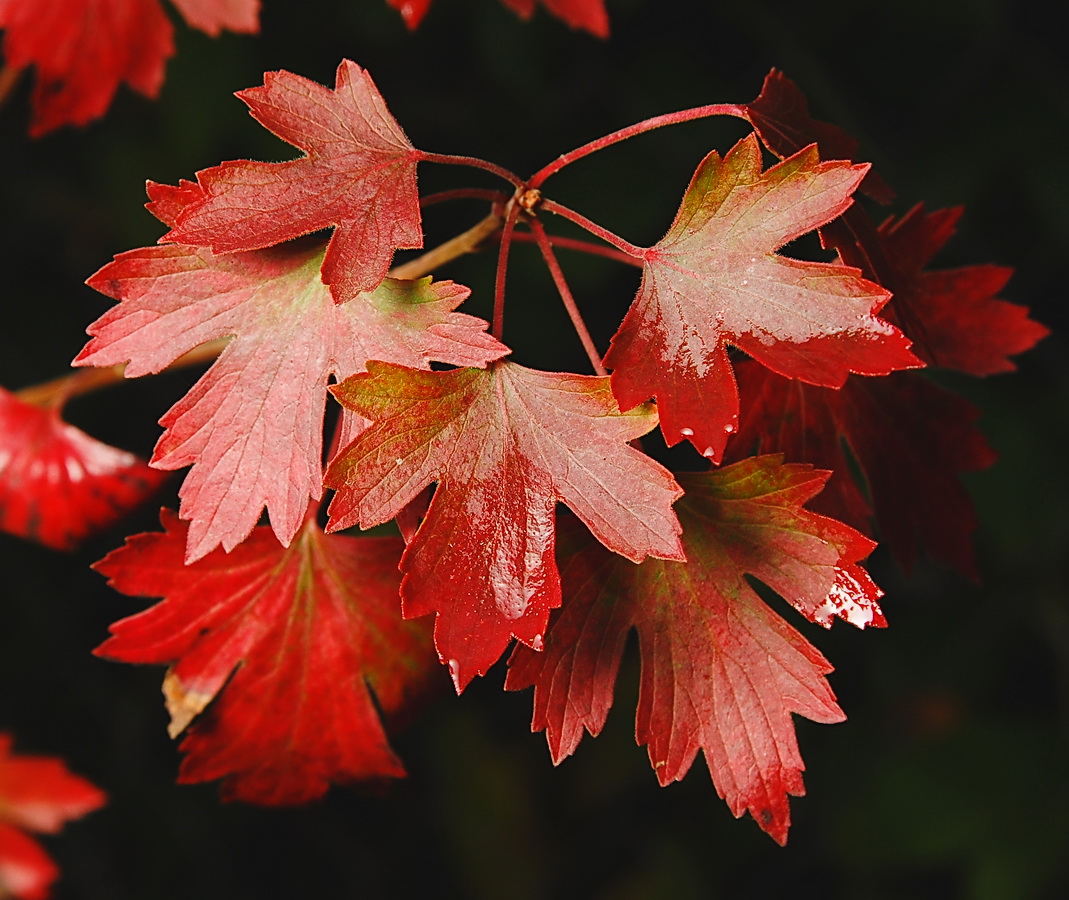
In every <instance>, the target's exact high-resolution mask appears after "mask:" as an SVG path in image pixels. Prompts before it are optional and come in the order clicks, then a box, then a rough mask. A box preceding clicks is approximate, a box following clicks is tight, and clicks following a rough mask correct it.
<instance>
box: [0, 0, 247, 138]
mask: <svg viewBox="0 0 1069 900" xmlns="http://www.w3.org/2000/svg"><path fill="white" fill-rule="evenodd" d="M175 2H176V5H177V6H179V8H180V9H181V10H182V13H183V15H185V17H186V19H187V21H188V22H189V24H190V25H192V26H194V27H195V28H200V29H201V30H203V31H207V32H208V33H209V34H213V35H214V34H218V33H219V30H220V28H230V29H233V30H235V31H256V30H257V28H258V25H257V8H258V2H257V0H175ZM0 28H3V29H4V30H5V31H4V55H5V57H6V58H7V65H8V66H9V67H10V68H11V69H14V70H19V69H24V68H26V67H27V66H30V65H34V66H36V68H37V83H36V85H35V86H34V94H33V105H34V119H33V125H32V126H31V128H30V133H31V134H32V135H34V136H39V135H42V134H44V133H45V132H46V131H51V130H52V129H54V128H58V127H59V126H61V125H84V124H86V123H87V122H88V121H90V120H91V119H95V118H97V117H99V116H102V115H103V114H104V112H105V111H106V110H107V108H108V106H109V105H110V104H111V101H112V98H113V97H114V96H115V92H116V91H117V90H118V88H119V85H120V84H121V83H123V82H125V83H126V84H128V85H130V87H132V88H133V89H134V90H136V91H138V92H140V93H142V94H144V95H145V96H147V97H155V96H156V95H157V94H158V93H159V90H160V86H161V85H162V84H163V75H164V65H165V63H166V61H167V58H168V57H169V56H170V55H171V54H172V53H173V52H174V40H173V28H172V27H171V23H170V21H169V20H168V19H167V16H166V15H165V14H164V12H163V10H162V9H161V7H160V4H159V0H48V2H46V3H42V2H41V0H0Z"/></svg>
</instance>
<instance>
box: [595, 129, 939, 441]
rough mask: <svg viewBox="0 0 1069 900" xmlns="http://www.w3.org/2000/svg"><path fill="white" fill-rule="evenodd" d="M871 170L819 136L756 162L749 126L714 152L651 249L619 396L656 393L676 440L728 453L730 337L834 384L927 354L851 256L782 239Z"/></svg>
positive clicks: (628, 400) (819, 216)
mask: <svg viewBox="0 0 1069 900" xmlns="http://www.w3.org/2000/svg"><path fill="white" fill-rule="evenodd" d="M866 171H867V167H866V166H853V165H850V164H849V163H846V162H824V163H822V162H819V161H818V159H817V156H816V151H815V149H814V148H809V149H808V150H804V151H801V152H800V153H798V154H796V155H795V156H792V157H790V158H789V159H786V160H784V161H783V162H781V163H779V164H777V165H775V166H773V167H772V168H771V169H769V170H768V171H766V172H763V173H762V171H761V151H760V147H759V145H758V143H757V139H756V138H754V137H753V135H750V136H749V137H747V138H745V139H744V140H742V141H740V142H739V143H738V144H737V145H736V146H735V147H734V149H732V150H731V152H730V153H728V155H727V156H726V157H725V158H724V159H723V160H722V159H721V158H720V156H719V155H718V154H717V153H716V152H715V151H714V152H713V153H710V154H709V155H708V156H707V157H706V158H705V160H704V161H703V162H702V164H701V165H700V166H699V168H698V171H697V172H696V173H695V175H694V178H693V179H692V181H691V184H690V187H689V188H688V189H687V193H686V195H685V196H684V198H683V204H682V206H681V207H680V210H679V212H678V213H677V214H676V218H675V221H674V222H673V223H672V227H671V229H670V230H669V231H668V234H667V235H666V236H665V237H664V238H663V239H662V240H660V241H659V242H658V243H657V244H655V245H654V246H653V247H651V248H650V249H649V250H647V251H646V254H645V258H644V260H643V268H642V284H641V286H640V288H639V291H638V296H637V297H636V298H635V302H634V304H633V305H632V306H631V309H630V310H629V311H628V313H627V316H626V317H625V318H624V321H623V324H622V325H621V326H620V330H619V331H618V332H617V333H616V336H615V337H614V338H613V339H612V345H611V346H610V348H609V352H608V354H607V355H606V357H605V365H606V366H608V367H609V368H612V369H614V371H613V374H612V388H613V393H614V394H615V395H616V397H617V399H618V400H619V401H620V406H621V408H623V409H629V408H630V407H632V406H634V405H635V404H637V403H640V402H643V401H645V400H648V399H649V398H650V397H652V396H656V398H657V401H658V409H659V412H660V417H661V430H662V432H663V433H664V435H665V440H666V441H667V442H668V444H669V445H672V444H676V443H678V442H679V441H681V440H683V439H684V438H686V439H687V440H690V441H691V442H692V443H693V444H694V446H695V447H696V448H697V449H698V450H699V452H701V453H703V454H704V455H705V456H707V457H709V458H711V459H712V460H714V461H718V460H719V459H720V456H721V453H722V452H723V449H724V445H725V444H726V443H727V439H728V435H729V434H730V433H731V432H732V431H734V430H735V428H736V426H737V422H738V410H739V405H738V403H739V398H738V393H737V390H736V387H735V382H734V378H733V376H732V370H731V364H730V362H729V360H728V356H727V345H728V344H731V345H733V346H735V347H738V348H740V349H742V350H745V351H746V352H747V353H748V354H749V355H750V356H752V357H754V358H755V359H757V360H758V361H759V362H761V363H762V364H763V365H765V366H767V367H768V368H769V369H771V370H773V371H774V372H778V373H780V374H781V375H785V376H787V377H790V378H796V379H800V380H802V381H807V382H810V383H812V384H820V385H826V386H829V387H838V386H839V385H841V384H842V383H843V382H844V381H845V380H846V377H847V375H849V374H850V373H851V372H856V373H861V374H866V375H881V374H886V373H887V372H890V371H892V370H894V369H902V368H909V367H911V366H916V365H919V364H920V361H919V360H918V359H917V358H916V357H915V356H913V354H912V353H910V351H909V341H908V340H907V339H906V338H905V337H904V336H903V335H902V334H901V332H899V331H898V329H896V328H894V326H892V325H890V324H888V323H887V322H884V321H882V320H881V319H879V318H877V316H876V313H877V312H878V311H879V310H880V308H881V307H882V306H883V305H884V303H886V302H887V300H888V298H889V296H890V295H889V294H888V293H887V292H886V291H885V290H883V289H882V288H881V287H880V286H879V285H877V284H874V283H873V282H870V281H866V280H865V279H863V278H862V277H861V276H860V273H859V272H858V270H857V269H853V268H849V267H847V266H843V265H840V264H838V263H817V262H803V261H800V260H795V259H790V258H787V257H784V256H780V255H779V254H778V253H777V252H776V251H777V250H778V249H779V248H780V247H782V246H783V245H784V244H786V243H787V242H789V241H791V240H793V239H794V238H796V237H799V236H800V235H802V234H805V233H806V232H808V231H811V230H813V229H814V228H817V227H819V226H820V225H823V224H824V223H826V222H828V221H829V220H831V219H833V218H835V217H836V216H838V215H840V214H841V213H842V212H843V211H844V210H845V209H846V208H847V207H848V206H849V205H850V203H851V200H850V195H851V194H852V193H853V191H854V188H856V187H857V184H858V182H859V181H860V180H861V178H862V177H863V176H864V173H865V172H866Z"/></svg>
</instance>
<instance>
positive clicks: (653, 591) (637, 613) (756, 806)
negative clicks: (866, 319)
mask: <svg viewBox="0 0 1069 900" xmlns="http://www.w3.org/2000/svg"><path fill="white" fill-rule="evenodd" d="M825 478H826V473H821V472H815V471H813V470H812V469H811V468H810V467H809V466H803V465H783V463H782V458H781V457H775V456H766V457H761V458H757V459H750V460H746V461H744V462H741V463H738V464H736V465H733V466H728V467H725V468H724V469H722V470H719V471H716V472H709V473H702V474H693V475H681V476H680V483H681V484H682V485H683V487H684V488H685V490H686V495H685V497H684V498H683V499H682V500H680V501H679V503H678V504H677V506H678V512H679V516H680V520H681V521H682V523H683V528H684V531H683V546H684V549H685V550H686V554H687V561H686V562H685V563H681V562H662V561H659V560H647V561H646V562H644V563H642V564H641V565H639V566H634V565H629V564H627V563H625V562H623V561H622V560H620V559H619V558H618V557H613V556H612V555H610V554H608V553H606V552H604V550H602V548H600V547H598V546H597V545H596V544H594V543H593V542H590V541H586V542H585V546H584V545H583V543H582V542H581V543H580V544H579V546H580V549H578V550H577V551H575V548H574V547H573V551H574V552H573V553H572V555H570V556H568V557H567V558H566V559H565V560H564V562H563V563H562V569H561V579H562V582H563V585H564V592H565V597H566V600H565V603H564V606H563V607H562V608H561V610H560V612H559V613H557V614H556V615H555V616H554V618H553V622H552V624H551V627H550V630H549V633H548V634H547V636H546V640H545V649H544V651H543V652H542V653H535V652H532V651H531V650H529V649H528V648H526V647H522V646H517V648H516V649H515V651H514V652H513V654H512V657H511V659H510V660H509V674H508V678H507V680H506V683H505V686H506V688H509V689H511V690H518V689H521V688H525V687H530V686H534V688H535V696H534V718H533V721H532V728H533V730H535V731H542V730H544V731H545V732H546V736H547V739H548V741H549V746H550V752H551V754H552V756H553V759H554V761H555V762H560V761H561V760H562V759H563V758H564V757H566V756H568V755H569V754H570V753H572V752H573V751H574V750H575V748H576V746H577V745H578V743H579V741H580V739H581V738H582V736H583V732H584V730H586V731H588V732H590V733H591V734H592V735H597V734H598V733H599V732H600V731H601V728H602V726H603V725H604V723H605V718H606V716H607V715H608V712H609V708H610V707H611V705H612V699H613V690H614V684H615V680H616V673H617V669H618V668H619V663H620V658H621V654H622V652H623V648H624V643H625V639H626V637H627V633H628V631H629V630H630V629H631V628H632V627H634V628H635V629H636V630H637V632H638V639H639V650H640V654H641V659H642V673H641V682H640V687H639V700H638V711H637V718H636V738H637V740H638V742H639V743H640V744H648V745H649V756H650V762H651V763H652V765H653V768H654V770H655V771H656V773H657V777H658V779H659V780H660V782H661V784H662V785H666V784H669V783H670V782H672V781H677V780H679V779H681V778H682V777H683V776H684V775H686V773H687V771H688V770H689V769H690V766H691V763H692V762H693V761H694V758H695V756H696V755H697V753H698V751H699V750H703V751H704V753H705V759H706V762H707V763H708V765H709V770H710V772H711V774H712V777H713V782H714V784H715V785H716V789H717V792H718V793H719V794H720V796H721V797H723V798H724V799H725V800H726V801H727V803H728V806H729V808H730V809H731V811H732V813H734V815H736V816H739V815H741V814H742V813H743V812H745V811H746V810H747V809H748V810H750V812H751V813H752V814H753V816H754V819H755V820H756V821H757V823H758V824H759V825H760V826H761V827H762V828H763V829H764V830H765V831H767V832H768V833H769V834H770V835H771V836H772V837H773V838H775V839H776V840H777V841H778V842H779V843H784V842H785V841H786V838H787V829H788V827H789V825H790V808H789V804H788V800H787V795H788V794H793V795H795V796H800V795H802V794H803V793H804V792H805V789H804V785H803V783H802V775H801V773H802V771H803V769H804V766H803V764H802V759H801V756H800V754H799V751H798V745H797V742H796V739H795V734H794V727H793V723H792V721H791V714H792V713H798V714H800V715H804V716H806V717H807V718H810V719H813V720H814V721H817V722H838V721H840V720H841V719H842V718H843V714H842V711H841V710H840V709H839V707H838V705H837V704H836V703H835V697H834V695H833V694H832V691H831V689H830V688H829V687H828V684H827V682H826V681H825V680H824V677H823V676H824V675H826V674H827V673H828V672H830V671H831V666H830V665H829V664H828V662H827V661H826V660H825V659H824V657H823V656H821V654H820V653H818V652H817V651H816V650H815V649H814V648H813V647H812V646H811V645H810V644H809V643H808V642H807V641H806V640H805V639H804V638H802V636H801V635H800V634H798V633H797V632H796V631H795V630H794V629H793V628H791V627H790V626H788V625H787V624H786V623H785V622H783V620H782V619H780V617H779V616H778V615H776V614H775V613H774V612H773V611H772V610H770V609H769V608H768V607H767V606H766V605H765V603H764V602H763V601H762V600H761V599H760V598H759V597H758V595H757V594H756V593H755V592H754V590H753V589H752V588H751V587H750V585H749V584H748V583H747V581H746V578H745V577H744V576H747V575H750V576H753V577H755V578H758V579H760V580H761V581H763V582H764V583H765V584H766V585H768V586H769V587H771V588H773V589H774V590H776V591H777V592H778V593H779V594H780V595H781V596H783V597H785V598H786V599H788V600H789V601H790V602H791V604H792V605H794V606H795V607H796V608H797V609H799V610H801V611H802V612H803V613H804V614H806V615H807V617H809V618H811V619H813V620H816V621H821V622H822V623H823V624H829V623H830V618H831V616H834V615H839V616H841V617H842V618H845V619H847V620H849V621H852V622H854V623H855V624H857V625H860V626H864V625H866V624H871V625H883V624H884V620H883V616H882V614H881V612H880V608H879V605H878V604H877V598H878V597H879V595H880V591H879V589H878V588H877V587H876V586H875V585H874V584H873V583H872V581H871V580H870V579H869V577H868V575H867V574H866V573H865V572H864V570H863V569H861V567H860V566H859V565H858V561H859V559H860V558H861V557H863V556H864V555H866V554H867V553H868V552H869V551H870V550H871V548H872V543H871V542H870V541H867V540H866V539H865V538H863V537H862V536H861V535H859V534H857V533H856V532H854V531H853V530H852V529H850V528H847V527H845V526H843V525H842V524H840V523H838V522H835V521H833V520H831V519H826V518H824V517H823V516H819V515H816V514H814V513H811V512H808V511H807V510H805V509H803V508H802V504H803V503H805V502H806V501H807V500H809V499H810V498H811V497H812V496H813V495H814V494H816V492H817V491H819V490H820V488H821V485H822V484H823V483H824V480H825Z"/></svg>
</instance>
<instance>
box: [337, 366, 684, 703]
mask: <svg viewBox="0 0 1069 900" xmlns="http://www.w3.org/2000/svg"><path fill="white" fill-rule="evenodd" d="M332 390H333V391H334V394H335V396H336V397H337V398H338V399H339V401H341V403H342V405H343V406H345V407H347V408H349V409H351V410H353V411H355V412H356V413H357V414H358V415H360V416H363V417H364V418H366V419H369V420H371V421H372V422H373V423H374V424H373V425H372V426H370V427H369V428H368V429H367V430H366V431H364V432H363V433H362V434H361V435H360V436H359V437H358V438H357V439H356V440H355V441H354V442H353V443H352V444H351V445H350V446H349V447H348V448H346V449H345V450H344V451H342V452H341V453H340V454H339V455H338V457H337V458H336V459H335V461H334V462H333V463H332V464H331V466H330V468H329V469H328V471H327V477H326V484H327V485H328V486H329V487H333V488H336V489H337V490H338V493H337V495H336V496H335V497H334V499H333V501H332V502H331V505H330V513H331V521H330V524H329V525H328V530H336V529H340V528H347V527H349V526H351V525H356V524H359V525H360V526H361V527H364V528H367V527H370V526H372V525H376V524H378V523H380V522H385V521H388V520H390V519H392V518H393V517H394V516H396V515H397V514H398V513H400V512H401V510H402V509H403V508H404V507H405V506H406V504H408V503H409V502H410V501H412V500H413V499H415V498H416V496H417V495H419V493H420V492H421V491H422V490H423V488H424V487H426V486H427V485H428V484H430V483H431V482H437V483H438V487H437V490H436V492H435V494H434V499H433V500H432V501H431V505H430V509H429V510H428V512H427V515H426V517H425V518H424V520H423V523H422V525H420V527H419V530H418V531H417V532H416V535H415V537H414V539H413V540H412V541H411V543H409V545H408V547H407V549H406V550H405V555H404V557H403V558H402V561H401V568H402V570H403V571H404V573H405V578H404V581H403V583H402V588H401V596H402V601H403V608H404V612H405V615H406V616H410V617H411V616H422V615H425V614H427V613H430V612H437V613H438V619H437V622H436V625H435V644H436V646H437V648H438V653H439V656H440V657H441V659H442V661H443V662H446V663H447V664H448V665H449V668H450V672H451V674H452V676H453V681H454V683H455V684H456V687H457V690H458V691H460V690H462V689H463V688H464V686H465V685H467V684H468V682H470V681H471V679H472V678H473V677H474V676H475V675H476V674H483V673H485V672H486V670H487V669H488V668H489V667H490V666H492V665H493V664H494V663H495V662H496V661H497V659H498V658H499V657H500V655H501V654H502V652H503V651H504V650H505V647H506V646H507V645H508V643H509V641H510V640H511V639H512V638H513V637H516V638H518V639H519V640H521V641H523V642H524V643H526V644H528V645H530V646H533V647H537V646H539V645H540V644H541V642H542V636H543V633H544V632H545V628H546V622H547V620H548V617H549V611H550V610H551V609H553V608H554V607H556V606H558V605H559V604H560V580H559V576H558V573H557V566H556V562H555V560H554V556H553V549H554V543H555V536H556V527H555V511H556V506H557V503H558V502H560V503H565V504H567V505H568V506H569V507H571V509H572V510H573V511H574V512H575V513H576V514H577V515H578V516H579V518H580V519H582V520H583V522H584V523H585V524H586V525H587V527H588V528H589V529H590V530H591V531H592V532H593V533H594V534H595V536H596V537H597V538H598V540H600V541H601V542H602V543H603V544H605V546H607V547H608V548H610V549H611V550H613V551H615V552H616V553H620V554H622V555H623V556H626V557H627V558H628V559H631V560H634V561H636V562H637V561H638V560H640V559H642V558H643V557H645V556H647V555H651V556H659V557H664V558H668V559H681V558H682V551H681V549H680V545H679V536H678V535H679V523H678V522H677V520H676V517H675V514H674V513H673V512H672V502H673V501H674V500H675V499H676V498H677V497H678V496H679V494H680V490H679V486H678V485H677V484H676V483H675V481H674V480H673V479H672V476H671V475H670V474H669V473H668V471H667V470H665V469H663V468H662V467H661V466H660V465H658V464H657V463H655V462H654V461H653V460H652V459H650V458H649V457H648V456H646V455H645V454H643V453H640V452H639V451H638V450H635V449H634V448H632V447H629V446H628V444H627V442H628V441H631V440H634V439H635V438H637V437H639V436H640V435H643V434H645V433H646V432H648V431H649V430H650V429H651V428H653V427H654V426H655V425H656V424H657V416H656V412H655V411H654V410H653V409H652V408H651V407H648V406H643V407H638V408H636V409H634V410H633V411H632V412H630V413H621V412H620V411H619V409H618V407H617V405H616V401H615V400H614V399H613V396H612V393H611V391H610V389H609V384H608V379H607V378H603V377H595V376H581V375H566V374H560V373H548V372H536V371H533V370H532V369H527V368H524V367H523V366H520V365H518V364H516V363H511V362H497V363H494V364H493V365H491V366H489V367H488V368H486V369H455V370H453V371H449V372H420V371H415V370H412V369H406V368H403V367H401V366H394V365H386V364H383V363H377V362H370V363H368V372H367V374H365V375H357V376H355V377H353V378H349V379H347V380H346V381H344V382H343V383H342V384H340V385H337V386H336V387H334V388H332Z"/></svg>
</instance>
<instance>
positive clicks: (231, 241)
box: [162, 60, 423, 303]
mask: <svg viewBox="0 0 1069 900" xmlns="http://www.w3.org/2000/svg"><path fill="white" fill-rule="evenodd" d="M238 96H239V97H240V98H241V99H242V100H244V101H245V103H246V104H247V105H248V106H249V109H250V110H251V112H252V115H253V117H254V118H255V119H256V120H257V121H258V122H260V124H261V125H263V126H264V127H265V128H267V129H268V130H270V131H271V132H273V133H274V134H276V135H278V136H279V137H280V138H282V139H283V140H284V141H286V142H288V143H290V144H293V145H294V146H296V147H299V148H300V149H301V150H304V151H305V156H304V158H302V159H296V160H292V161H290V162H283V163H262V162H250V161H248V160H244V161H238V162H227V163H223V164H222V165H220V166H216V167H214V168H211V169H205V170H204V171H202V172H198V173H197V178H198V180H199V182H200V184H201V185H202V187H203V188H204V192H205V193H204V196H203V198H202V199H200V200H199V201H198V202H195V203H193V204H191V205H190V206H189V207H188V208H186V209H185V210H184V211H183V212H182V213H181V215H180V216H179V217H178V221H177V223H176V224H175V226H174V227H173V229H172V230H171V231H170V232H169V233H168V234H166V235H164V237H163V239H162V240H163V241H171V242H175V243H184V244H193V245H196V246H200V247H210V248H211V249H212V250H214V251H215V252H216V253H229V252H233V251H237V250H257V249H261V248H263V247H269V246H271V245H273V244H278V243H281V242H283V241H287V240H289V239H291V238H295V237H299V236H300V235H303V234H308V233H309V232H312V231H318V230H319V229H321V228H327V227H329V226H337V228H336V230H335V232H334V236H333V237H332V238H331V241H330V245H329V246H328V247H327V255H326V258H325V259H324V261H323V280H324V281H325V282H326V283H327V284H328V285H330V288H331V291H332V293H333V295H334V298H335V300H336V301H337V302H339V303H342V302H344V301H346V300H351V299H352V298H353V297H355V296H356V295H357V294H358V293H360V292H361V291H370V290H374V289H375V287H376V286H377V285H378V284H379V282H381V281H382V279H383V278H384V277H385V275H386V271H387V270H388V269H389V267H390V260H391V259H392V258H393V252H394V250H395V249H397V248H402V247H405V248H408V247H422V246H423V232H422V230H421V227H420V212H419V194H418V191H417V190H416V163H417V162H418V160H419V158H420V152H419V151H418V150H416V149H415V148H414V147H413V146H412V145H411V144H410V143H409V141H408V138H407V137H405V135H404V132H403V131H401V128H400V126H399V125H398V124H397V121H396V120H395V119H394V118H393V116H392V115H390V112H389V110H388V109H387V108H386V104H385V103H384V101H383V99H382V95H381V94H379V92H378V89H377V88H376V87H375V84H374V82H372V80H371V76H370V75H368V74H367V72H365V71H364V70H363V69H361V68H360V67H359V66H358V65H356V63H353V62H350V61H349V60H343V61H342V63H341V65H340V66H338V74H337V81H336V85H335V88H334V90H330V89H329V88H325V87H323V86H322V85H320V84H316V83H315V82H314V81H309V80H308V79H306V78H302V77H301V76H299V75H294V74H292V73H290V72H269V73H267V75H266V76H265V77H264V85H263V87H257V88H251V89H249V90H246V91H241V92H239V93H238Z"/></svg>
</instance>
